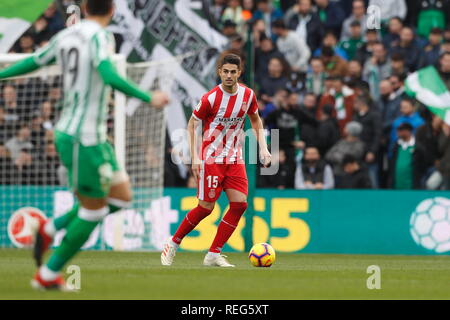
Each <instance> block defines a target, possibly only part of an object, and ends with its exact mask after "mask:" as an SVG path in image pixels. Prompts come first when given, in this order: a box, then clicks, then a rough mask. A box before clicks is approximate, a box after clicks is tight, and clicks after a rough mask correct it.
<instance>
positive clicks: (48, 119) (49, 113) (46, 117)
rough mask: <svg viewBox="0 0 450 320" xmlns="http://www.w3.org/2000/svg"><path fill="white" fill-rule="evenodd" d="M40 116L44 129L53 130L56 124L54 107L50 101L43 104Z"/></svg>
mask: <svg viewBox="0 0 450 320" xmlns="http://www.w3.org/2000/svg"><path fill="white" fill-rule="evenodd" d="M40 116H41V118H42V127H43V128H44V129H45V130H52V129H53V122H54V114H53V106H52V104H51V102H50V101H44V102H43V103H42V106H41V111H40Z"/></svg>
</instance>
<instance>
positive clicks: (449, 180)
mask: <svg viewBox="0 0 450 320" xmlns="http://www.w3.org/2000/svg"><path fill="white" fill-rule="evenodd" d="M438 151H439V154H440V155H442V156H441V158H440V161H439V162H438V164H437V165H438V170H439V172H440V173H441V175H442V178H443V182H442V186H443V188H444V189H445V190H448V189H449V188H450V126H449V125H448V124H446V123H443V124H442V134H441V135H440V136H439V138H438Z"/></svg>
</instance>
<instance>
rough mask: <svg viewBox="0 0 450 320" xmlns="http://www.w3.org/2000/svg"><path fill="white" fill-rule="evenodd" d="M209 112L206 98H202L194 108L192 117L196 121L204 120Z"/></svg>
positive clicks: (209, 107) (209, 108)
mask: <svg viewBox="0 0 450 320" xmlns="http://www.w3.org/2000/svg"><path fill="white" fill-rule="evenodd" d="M210 110H211V105H210V103H209V101H208V99H207V98H206V96H203V97H202V99H201V100H200V102H199V103H198V105H197V106H196V107H195V109H194V112H193V113H192V115H193V116H194V118H196V119H197V120H206V118H207V117H208V115H209V113H210Z"/></svg>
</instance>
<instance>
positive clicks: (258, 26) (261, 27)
mask: <svg viewBox="0 0 450 320" xmlns="http://www.w3.org/2000/svg"><path fill="white" fill-rule="evenodd" d="M266 29H267V26H266V24H265V22H264V20H262V19H257V20H254V21H253V26H252V37H253V46H254V47H255V48H260V47H261V41H262V40H263V39H264V38H272V31H270V33H267V30H266ZM269 29H271V28H270V26H269ZM272 40H273V38H272Z"/></svg>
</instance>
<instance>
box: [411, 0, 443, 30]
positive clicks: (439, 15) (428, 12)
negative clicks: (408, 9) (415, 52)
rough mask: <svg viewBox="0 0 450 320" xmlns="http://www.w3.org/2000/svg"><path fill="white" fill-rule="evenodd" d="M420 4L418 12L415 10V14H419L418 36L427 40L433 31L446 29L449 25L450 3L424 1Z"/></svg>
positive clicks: (441, 0) (435, 0) (440, 0)
mask: <svg viewBox="0 0 450 320" xmlns="http://www.w3.org/2000/svg"><path fill="white" fill-rule="evenodd" d="M419 3H420V7H419V8H418V10H414V11H415V12H414V13H416V14H418V15H417V34H418V35H419V36H420V37H422V38H424V39H427V38H428V35H429V33H430V31H431V29H433V28H440V29H444V28H445V27H446V24H448V21H449V17H448V12H449V10H450V8H449V3H448V1H446V0H423V1H419ZM446 21H447V23H446Z"/></svg>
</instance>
